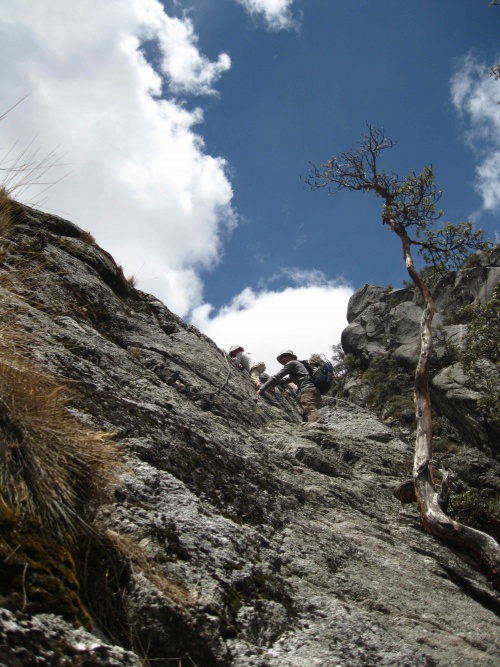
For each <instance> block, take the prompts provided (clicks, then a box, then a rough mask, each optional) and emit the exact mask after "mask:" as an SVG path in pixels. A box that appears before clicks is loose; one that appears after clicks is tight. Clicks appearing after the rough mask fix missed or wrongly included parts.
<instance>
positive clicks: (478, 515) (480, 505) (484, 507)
mask: <svg viewBox="0 0 500 667" xmlns="http://www.w3.org/2000/svg"><path fill="white" fill-rule="evenodd" d="M448 510H449V514H450V516H451V517H452V518H453V519H455V520H456V521H460V522H461V523H466V524H467V525H468V526H470V527H471V528H476V529H477V530H482V531H483V532H485V533H488V534H489V535H491V536H492V537H494V538H495V540H497V542H498V541H500V500H499V499H498V498H494V497H493V492H492V491H490V490H489V489H483V490H482V491H479V490H478V489H469V490H468V491H466V492H465V493H461V494H458V495H456V496H451V500H450V505H449V507H448Z"/></svg>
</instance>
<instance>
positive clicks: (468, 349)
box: [461, 283, 500, 428]
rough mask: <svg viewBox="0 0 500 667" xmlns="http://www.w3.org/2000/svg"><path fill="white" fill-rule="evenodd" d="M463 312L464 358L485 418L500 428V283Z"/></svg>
mask: <svg viewBox="0 0 500 667" xmlns="http://www.w3.org/2000/svg"><path fill="white" fill-rule="evenodd" d="M462 312H463V315H464V317H465V318H466V320H467V322H468V327H467V336H466V338H465V345H464V350H463V352H462V354H461V362H462V365H463V367H464V369H465V371H466V373H467V375H468V378H469V381H470V384H471V387H472V388H473V389H475V390H476V391H478V392H480V398H479V401H478V407H479V410H480V411H481V413H482V415H483V418H484V419H485V420H486V421H487V422H488V423H490V424H495V425H497V427H499V428H500V283H499V284H498V285H497V286H496V288H495V291H494V292H493V296H492V298H491V299H490V300H489V301H488V302H487V303H484V304H483V303H478V304H471V305H469V306H467V307H466V308H464V309H463V311H462Z"/></svg>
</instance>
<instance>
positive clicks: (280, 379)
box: [257, 350, 321, 423]
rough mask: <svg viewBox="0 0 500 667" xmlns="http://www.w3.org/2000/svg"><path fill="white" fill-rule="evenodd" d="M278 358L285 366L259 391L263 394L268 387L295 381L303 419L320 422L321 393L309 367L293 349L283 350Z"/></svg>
mask: <svg viewBox="0 0 500 667" xmlns="http://www.w3.org/2000/svg"><path fill="white" fill-rule="evenodd" d="M276 359H277V360H278V361H279V363H280V364H282V365H283V368H282V369H281V370H280V371H278V372H277V373H276V375H273V376H272V377H270V378H269V380H268V381H267V382H265V383H264V384H263V385H262V386H261V387H260V389H259V390H258V392H257V393H258V394H259V395H260V396H262V394H264V392H266V391H267V390H268V389H271V388H273V387H276V386H277V385H284V384H289V383H291V382H293V383H294V384H295V385H296V386H297V399H298V401H299V403H300V406H301V408H302V421H304V422H309V423H313V422H319V420H320V418H321V417H320V414H319V407H320V405H321V394H320V392H319V390H318V389H317V387H316V386H315V384H314V382H313V381H312V379H311V374H310V373H309V371H308V369H307V368H306V367H305V366H304V364H303V363H302V362H301V361H297V357H296V355H295V354H294V353H293V352H292V350H283V352H280V354H279V355H278V356H277V357H276Z"/></svg>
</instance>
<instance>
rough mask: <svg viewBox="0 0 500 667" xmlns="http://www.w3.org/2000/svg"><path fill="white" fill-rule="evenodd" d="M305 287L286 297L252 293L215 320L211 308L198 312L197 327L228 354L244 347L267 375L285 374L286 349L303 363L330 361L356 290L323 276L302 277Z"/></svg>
mask: <svg viewBox="0 0 500 667" xmlns="http://www.w3.org/2000/svg"><path fill="white" fill-rule="evenodd" d="M302 277H303V279H304V284H303V286H299V287H288V288H286V289H284V290H281V291H272V290H265V289H263V290H261V291H258V292H255V291H253V290H252V289H250V288H247V289H245V290H243V292H241V294H239V295H238V296H236V297H235V298H234V299H233V300H232V301H231V303H230V304H229V305H228V306H224V307H223V308H221V309H220V310H219V311H218V312H217V313H216V314H215V315H213V316H212V310H213V309H212V307H211V306H210V305H209V304H204V305H203V306H201V307H199V308H197V309H195V311H194V313H193V317H192V322H193V324H194V325H195V326H197V327H198V328H199V329H200V330H201V331H202V332H203V333H205V334H207V335H208V336H210V338H212V339H213V340H214V341H215V342H216V343H217V345H219V346H220V347H222V348H223V349H225V350H228V349H229V347H230V346H231V345H236V344H238V345H242V346H243V347H244V348H245V349H246V350H247V351H249V352H252V353H253V354H254V355H255V356H256V357H258V358H260V359H261V360H262V361H265V362H266V366H267V370H268V371H269V372H270V373H275V372H277V371H278V370H279V368H281V366H280V365H279V364H278V362H277V361H276V356H277V355H278V354H279V352H280V351H281V350H283V349H285V348H287V349H292V350H293V351H294V352H295V354H297V356H298V357H299V359H306V358H307V357H309V355H310V354H312V353H314V352H318V353H322V354H326V355H327V356H330V352H331V346H332V345H334V344H336V343H338V342H339V341H340V334H341V332H342V330H343V329H344V328H345V327H346V326H347V320H346V316H345V314H346V312H347V303H348V301H349V298H350V296H351V295H352V293H353V290H352V289H351V288H349V287H348V286H346V285H342V284H339V283H335V282H332V281H330V282H329V281H326V280H325V279H324V277H323V276H320V275H319V273H318V272H314V274H313V275H311V274H309V275H307V272H303V276H302Z"/></svg>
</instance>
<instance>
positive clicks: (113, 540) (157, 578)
mask: <svg viewBox="0 0 500 667" xmlns="http://www.w3.org/2000/svg"><path fill="white" fill-rule="evenodd" d="M104 536H105V538H106V540H107V541H108V542H109V544H110V545H111V546H112V547H113V549H114V550H115V551H116V552H117V553H118V554H120V556H121V558H122V559H123V560H124V561H125V562H127V563H128V564H129V567H131V569H132V570H133V569H134V566H135V568H137V569H138V570H140V572H141V574H142V575H143V576H144V577H146V579H148V580H149V581H150V582H151V583H152V584H154V586H156V588H157V589H158V590H159V591H161V592H162V593H163V594H164V595H165V596H166V597H168V598H170V599H171V600H174V601H175V602H177V603H179V604H186V602H188V601H189V598H190V594H189V591H188V590H187V588H186V587H185V586H184V585H182V584H181V582H180V581H174V580H173V579H169V578H167V577H166V576H165V575H164V574H162V573H161V571H159V570H158V566H157V564H156V563H155V561H154V559H153V558H152V557H151V556H149V555H148V554H147V553H146V552H145V550H144V549H143V548H142V546H141V545H140V544H138V543H137V542H136V541H135V540H133V539H132V538H131V537H129V536H128V535H123V534H121V533H117V532H115V531H114V530H107V531H106V533H105V534H104Z"/></svg>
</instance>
